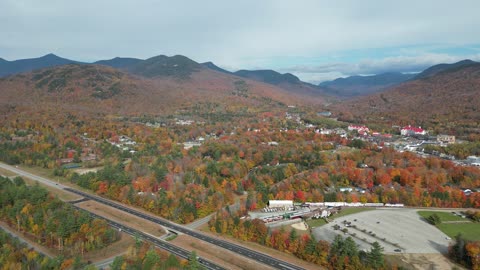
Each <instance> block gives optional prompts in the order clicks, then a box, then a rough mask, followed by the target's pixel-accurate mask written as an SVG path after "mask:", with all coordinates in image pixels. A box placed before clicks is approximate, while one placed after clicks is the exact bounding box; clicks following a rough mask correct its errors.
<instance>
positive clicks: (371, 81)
mask: <svg viewBox="0 0 480 270" xmlns="http://www.w3.org/2000/svg"><path fill="white" fill-rule="evenodd" d="M412 77H414V75H413V74H403V73H394V72H390V73H382V74H378V75H372V76H350V77H347V78H338V79H335V80H333V81H327V82H322V83H320V84H319V86H320V87H323V88H325V89H326V91H327V93H329V94H332V95H336V96H340V97H355V96H362V95H369V94H373V93H376V92H380V91H382V90H385V89H387V88H388V87H391V86H395V85H397V84H400V83H402V82H405V81H407V80H410V79H411V78H412Z"/></svg>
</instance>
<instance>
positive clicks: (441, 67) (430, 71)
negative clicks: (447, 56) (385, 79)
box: [414, 59, 480, 79]
mask: <svg viewBox="0 0 480 270" xmlns="http://www.w3.org/2000/svg"><path fill="white" fill-rule="evenodd" d="M475 65H480V63H478V62H475V61H472V60H468V59H466V60H462V61H459V62H456V63H453V64H438V65H434V66H431V67H429V68H427V69H425V70H424V71H423V72H421V73H419V74H418V75H416V76H415V77H414V79H425V78H428V77H432V76H435V75H437V74H439V73H441V72H449V71H455V70H457V69H461V68H464V67H468V66H475Z"/></svg>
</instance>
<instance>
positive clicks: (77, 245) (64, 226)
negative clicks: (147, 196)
mask: <svg viewBox="0 0 480 270" xmlns="http://www.w3.org/2000/svg"><path fill="white" fill-rule="evenodd" d="M0 218H1V219H2V220H3V221H5V222H6V223H8V224H9V226H11V227H12V228H16V229H17V231H19V232H23V233H24V234H25V235H27V236H28V237H30V238H32V239H34V240H35V241H36V242H38V243H41V244H42V245H44V246H46V247H49V248H55V249H58V250H60V251H61V253H62V254H64V255H66V256H72V255H78V254H84V253H86V252H89V251H93V250H96V249H100V248H103V247H106V246H108V245H109V244H111V243H113V242H115V241H117V240H118V239H119V234H118V232H117V231H116V230H114V229H112V228H110V227H109V226H108V225H107V223H106V221H104V220H100V219H93V218H91V217H90V215H89V214H88V213H87V212H84V211H79V210H76V209H74V208H73V207H72V206H71V205H69V204H67V203H64V202H62V201H60V200H59V199H58V198H56V197H53V196H52V195H51V194H49V193H48V191H47V190H46V189H44V188H42V187H40V186H39V185H38V184H36V185H33V186H27V185H26V184H25V182H24V181H23V179H22V178H20V177H17V178H15V179H13V180H10V179H9V178H5V177H0Z"/></svg>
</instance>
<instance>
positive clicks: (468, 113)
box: [0, 54, 480, 131]
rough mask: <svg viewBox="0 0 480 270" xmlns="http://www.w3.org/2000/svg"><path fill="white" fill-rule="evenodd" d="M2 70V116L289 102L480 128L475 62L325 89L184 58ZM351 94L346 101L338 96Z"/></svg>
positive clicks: (25, 63)
mask: <svg viewBox="0 0 480 270" xmlns="http://www.w3.org/2000/svg"><path fill="white" fill-rule="evenodd" d="M45 66H48V67H45ZM42 67H43V68H42ZM28 70H33V71H28ZM0 71H1V72H2V73H1V74H3V78H0V92H1V97H0V105H2V106H1V107H0V108H1V109H0V111H1V113H2V114H4V115H5V114H8V113H11V112H13V111H15V110H16V109H18V108H29V109H30V110H32V109H35V108H36V109H37V110H43V109H45V108H50V107H55V108H60V107H62V108H63V109H65V110H77V111H78V110H79V111H84V112H97V113H111V114H120V115H121V114H132V115H133V114H139V113H149V114H159V113H163V112H165V111H172V110H175V109H178V108H180V107H182V106H189V104H190V105H191V104H195V103H198V102H217V103H218V104H225V106H237V107H238V106H246V107H252V106H253V107H257V108H268V107H269V106H285V105H287V104H288V105H312V106H316V107H318V108H321V109H322V110H323V109H327V110H330V111H332V112H333V113H334V116H335V117H338V118H339V119H340V120H345V121H349V122H363V123H378V124H383V125H387V126H388V125H393V124H415V125H426V126H441V128H442V130H448V129H452V128H454V127H455V128H458V127H459V126H462V127H463V128H464V129H465V130H479V131H480V126H479V125H480V124H479V123H478V119H480V114H479V111H478V108H480V97H479V95H478V93H480V63H477V62H474V61H471V60H464V61H460V62H458V63H454V64H440V65H435V66H432V67H430V68H428V69H426V70H425V71H423V72H421V73H419V74H413V75H412V74H401V73H386V74H379V75H375V76H353V77H350V78H345V79H337V80H335V81H333V82H330V83H323V84H322V87H318V86H315V85H312V84H309V83H306V82H302V81H301V80H300V79H299V78H298V77H296V76H294V75H292V74H289V73H286V74H281V73H278V72H276V71H273V70H250V71H249V70H240V71H237V72H230V71H227V70H224V69H222V68H219V67H218V66H216V65H215V64H214V63H212V62H207V63H202V64H200V63H197V62H195V61H193V60H191V59H189V58H187V57H185V56H181V55H176V56H172V57H168V56H164V55H160V56H155V57H152V58H149V59H146V60H142V59H135V58H113V59H110V60H102V61H98V62H95V63H94V64H87V63H81V62H77V61H72V60H68V59H64V58H61V57H58V56H55V55H52V54H49V55H46V56H43V57H40V58H36V59H24V60H16V61H5V60H3V59H0ZM14 73H21V74H17V75H12V74H14ZM7 74H11V75H7ZM5 76H6V77H5ZM362 87H363V88H362ZM358 89H361V90H358ZM332 91H333V92H332ZM354 91H357V92H354ZM366 93H368V94H367V95H366ZM342 95H343V96H342ZM347 95H348V96H349V97H350V98H349V99H347V100H345V99H342V98H339V97H345V96H347ZM356 95H361V96H356ZM327 104H332V105H330V106H328V105H327ZM326 106H328V108H327V107H326Z"/></svg>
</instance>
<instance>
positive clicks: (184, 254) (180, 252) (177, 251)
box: [73, 205, 226, 270]
mask: <svg viewBox="0 0 480 270" xmlns="http://www.w3.org/2000/svg"><path fill="white" fill-rule="evenodd" d="M73 206H74V207H75V208H77V209H79V210H81V211H86V212H88V213H89V214H90V215H91V216H92V217H94V218H98V219H103V220H105V221H107V223H108V225H110V226H112V227H113V228H116V229H118V230H121V231H122V232H125V233H128V234H130V235H132V236H135V237H139V238H141V239H144V240H146V241H148V242H151V243H152V244H154V245H155V246H157V247H159V248H161V249H163V250H166V251H168V252H170V253H172V254H174V255H177V256H179V257H181V258H184V259H187V260H188V259H189V258H190V255H191V253H190V252H189V251H188V250H185V249H183V248H180V247H177V246H175V245H172V244H170V243H168V242H166V241H164V240H161V239H159V238H157V237H155V236H153V235H149V234H147V233H144V232H141V231H139V230H135V229H133V228H131V227H127V226H125V225H122V224H120V223H118V222H115V221H113V220H110V219H107V218H105V217H102V216H99V215H97V214H94V213H92V212H90V211H87V210H85V209H82V208H80V207H78V206H75V205H73ZM198 262H199V263H200V264H201V265H203V266H205V268H207V269H211V270H226V269H225V268H223V267H221V266H219V265H217V264H215V263H213V262H210V261H207V260H205V259H204V258H199V260H198Z"/></svg>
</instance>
